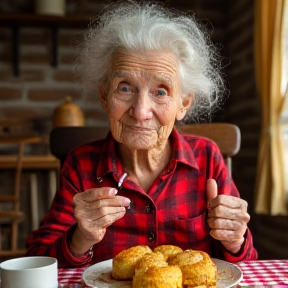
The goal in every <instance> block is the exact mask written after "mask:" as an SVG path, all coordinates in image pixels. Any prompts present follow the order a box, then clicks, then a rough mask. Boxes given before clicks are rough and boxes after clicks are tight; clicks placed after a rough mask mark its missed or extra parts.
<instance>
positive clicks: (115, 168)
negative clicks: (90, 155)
mask: <svg viewBox="0 0 288 288" xmlns="http://www.w3.org/2000/svg"><path fill="white" fill-rule="evenodd" d="M170 141H171V146H172V151H173V154H172V156H171V162H174V163H173V164H176V163H177V162H181V163H183V164H185V165H188V166H191V167H193V168H195V169H197V170H198V169H199V168H198V165H197V161H196V158H195V155H194V153H193V150H192V148H191V147H190V145H189V144H188V142H187V141H186V140H185V138H184V137H183V135H181V134H179V132H178V131H177V129H176V128H175V127H174V128H173V130H172V133H171V135H170ZM99 164H100V165H98V168H97V176H100V177H103V176H104V175H105V174H106V173H109V172H112V173H113V175H115V176H114V177H115V180H116V181H118V180H119V178H120V177H121V176H122V175H123V174H124V172H125V171H124V169H123V166H122V164H121V161H120V158H119V156H118V155H117V152H116V141H115V140H114V138H113V136H112V134H111V132H109V133H108V135H107V137H106V140H105V142H104V145H103V146H102V149H101V153H100V161H99ZM171 164H172V163H171ZM173 164H172V165H173Z"/></svg>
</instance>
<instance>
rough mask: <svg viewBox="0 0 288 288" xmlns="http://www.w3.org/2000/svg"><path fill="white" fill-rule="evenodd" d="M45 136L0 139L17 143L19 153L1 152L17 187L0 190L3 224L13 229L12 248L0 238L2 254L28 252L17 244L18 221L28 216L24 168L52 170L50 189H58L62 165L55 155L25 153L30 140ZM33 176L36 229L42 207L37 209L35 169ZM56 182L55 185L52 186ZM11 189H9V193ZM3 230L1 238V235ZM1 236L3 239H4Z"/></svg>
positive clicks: (0, 158)
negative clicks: (23, 203) (24, 205)
mask: <svg viewBox="0 0 288 288" xmlns="http://www.w3.org/2000/svg"><path fill="white" fill-rule="evenodd" d="M42 141H43V139H42V138H41V137H36V136H35V137H34V136H32V137H29V136H27V137H25V136H15V137H2V138H1V139H0V145H16V146H17V154H13V155H10V154H9V155H0V169H5V170H15V176H14V189H13V191H12V193H11V191H5V192H4V191H3V189H2V191H0V204H1V207H0V227H1V226H2V224H9V226H10V227H11V229H10V242H11V243H10V244H9V245H8V246H9V247H10V248H9V249H8V250H7V249H5V250H3V249H2V241H0V256H4V257H13V256H21V255H24V254H25V253H26V251H25V250H23V249H19V248H18V234H19V223H20V222H21V221H23V219H24V218H25V217H26V216H27V215H25V214H24V213H23V212H22V211H21V209H20V204H21V176H22V171H23V170H24V169H30V170H39V169H41V170H42V169H45V170H49V171H50V172H49V180H50V181H49V183H50V185H51V184H52V185H51V188H50V193H51V194H52V193H53V195H54V193H55V190H56V177H57V174H56V170H57V169H58V168H59V161H58V159H57V158H55V157H54V156H53V155H50V154H45V155H25V153H24V150H25V149H24V148H25V145H27V144H36V143H41V142H42ZM30 177H31V178H30V180H31V190H30V191H31V194H30V201H31V203H30V204H31V215H29V216H31V220H32V229H36V228H37V227H38V225H39V213H38V212H39V211H38V185H37V175H36V173H35V172H32V173H31V175H30ZM52 186H53V187H52ZM9 192H10V193H9ZM1 235H2V234H1V230H0V238H1ZM1 240H2V239H1Z"/></svg>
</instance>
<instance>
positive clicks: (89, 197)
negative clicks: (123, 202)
mask: <svg viewBox="0 0 288 288" xmlns="http://www.w3.org/2000/svg"><path fill="white" fill-rule="evenodd" d="M116 193H117V190H116V189H115V188H111V187H102V188H92V189H88V190H86V191H84V192H82V193H78V194H76V195H75V196H74V198H73V201H74V202H75V203H79V202H83V201H85V202H93V201H95V200H97V199H103V198H111V197H113V196H115V195H116Z"/></svg>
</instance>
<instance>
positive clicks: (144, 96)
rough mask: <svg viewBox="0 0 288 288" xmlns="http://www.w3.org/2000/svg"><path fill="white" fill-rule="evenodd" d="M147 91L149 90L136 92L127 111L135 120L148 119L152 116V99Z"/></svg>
mask: <svg viewBox="0 0 288 288" xmlns="http://www.w3.org/2000/svg"><path fill="white" fill-rule="evenodd" d="M148 93H149V92H139V93H138V94H137V96H136V97H135V99H134V101H133V103H132V105H131V108H130V111H129V112H130V116H132V117H134V118H135V119H137V120H148V119H151V118H152V116H153V112H152V101H151V99H150V97H149V94H148Z"/></svg>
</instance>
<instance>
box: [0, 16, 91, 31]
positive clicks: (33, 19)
mask: <svg viewBox="0 0 288 288" xmlns="http://www.w3.org/2000/svg"><path fill="white" fill-rule="evenodd" d="M89 22H90V18H89V17H88V16H82V15H79V16H52V15H51V16H50V15H36V14H29V13H0V25H1V26H2V27H13V26H21V27H49V28H50V27H53V26H54V27H58V28H86V27H87V25H88V23H89Z"/></svg>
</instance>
